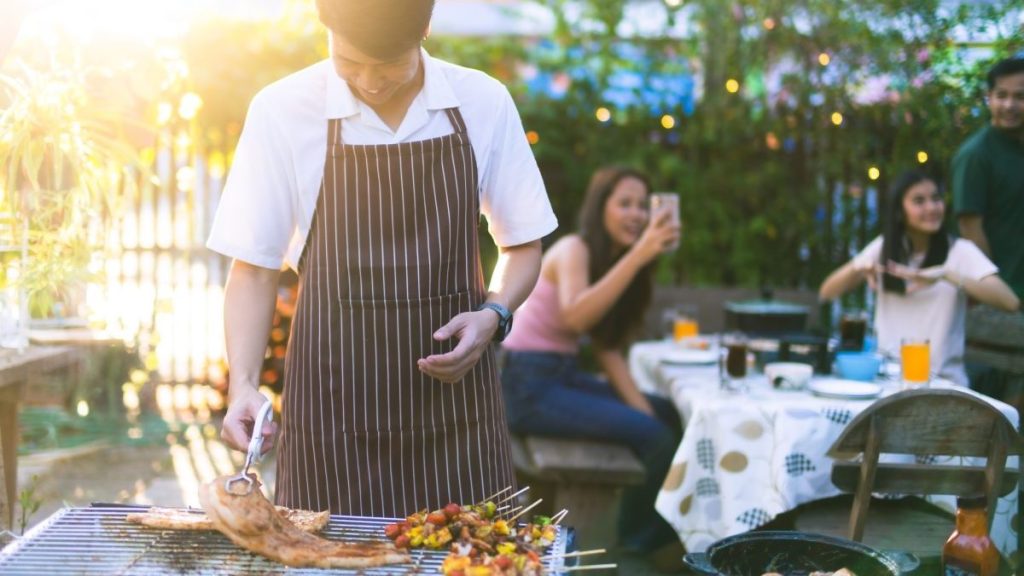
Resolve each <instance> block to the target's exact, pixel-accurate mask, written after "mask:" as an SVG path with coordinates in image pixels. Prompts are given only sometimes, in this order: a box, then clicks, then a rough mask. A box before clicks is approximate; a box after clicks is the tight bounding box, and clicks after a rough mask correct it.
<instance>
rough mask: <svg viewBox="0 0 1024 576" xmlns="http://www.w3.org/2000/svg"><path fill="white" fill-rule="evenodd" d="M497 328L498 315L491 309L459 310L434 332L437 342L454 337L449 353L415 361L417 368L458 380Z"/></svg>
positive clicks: (441, 377)
mask: <svg viewBox="0 0 1024 576" xmlns="http://www.w3.org/2000/svg"><path fill="white" fill-rule="evenodd" d="M497 328H498V315H497V314H495V313H494V311H493V310H478V311H476V312H463V313H462V314H459V315H458V316H456V317H455V318H452V319H451V321H450V322H448V323H447V324H445V325H444V326H442V327H441V328H439V329H438V330H437V331H436V332H434V340H437V341H438V342H441V341H444V340H448V339H449V338H452V337H455V338H458V340H459V343H458V344H456V345H455V348H454V349H452V351H451V352H447V353H445V354H432V355H430V356H427V357H426V358H421V359H419V360H417V362H416V365H417V366H418V367H419V369H420V371H421V372H423V373H424V374H426V375H428V376H432V377H434V378H437V379H438V380H441V381H442V382H449V383H453V382H458V381H459V380H462V377H463V376H465V375H466V373H467V372H469V371H470V370H472V369H473V366H476V363H477V361H479V360H480V356H481V355H482V354H483V353H484V350H486V349H487V346H489V345H490V343H491V337H493V336H494V331H495V330H496V329H497Z"/></svg>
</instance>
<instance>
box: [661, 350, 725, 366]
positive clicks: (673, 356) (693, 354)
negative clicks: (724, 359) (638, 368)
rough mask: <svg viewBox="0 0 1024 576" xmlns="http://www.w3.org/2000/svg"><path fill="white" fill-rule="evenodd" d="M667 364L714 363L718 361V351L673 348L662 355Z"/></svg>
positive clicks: (662, 359)
mask: <svg viewBox="0 0 1024 576" xmlns="http://www.w3.org/2000/svg"><path fill="white" fill-rule="evenodd" d="M661 361H662V362H663V363H665V364H714V363H715V362H718V352H716V351H714V350H686V349H683V350H672V351H669V352H665V353H664V354H663V355H662V356H661Z"/></svg>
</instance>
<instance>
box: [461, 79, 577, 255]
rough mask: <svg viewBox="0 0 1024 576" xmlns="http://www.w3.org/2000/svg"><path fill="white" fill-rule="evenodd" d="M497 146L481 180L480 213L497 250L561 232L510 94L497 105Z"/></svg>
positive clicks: (503, 96) (495, 134)
mask: <svg viewBox="0 0 1024 576" xmlns="http://www.w3.org/2000/svg"><path fill="white" fill-rule="evenodd" d="M496 107H497V110H496V111H495V114H496V115H497V117H498V118H499V119H498V122H497V123H496V125H495V130H494V143H493V146H492V147H491V157H490V159H489V162H488V166H489V169H488V172H487V173H485V174H484V175H483V190H482V191H481V206H480V209H481V212H482V213H483V215H484V217H485V218H487V229H488V231H489V232H490V234H491V237H493V238H494V241H495V243H497V244H498V246H516V245H519V244H525V243H527V242H531V241H533V240H537V239H540V238H542V237H544V236H545V235H547V234H549V233H551V232H552V231H554V229H555V228H557V227H558V220H557V219H556V218H555V213H554V211H553V210H552V209H551V202H550V201H549V200H548V195H547V191H546V190H545V188H544V180H543V178H541V175H540V169H539V168H538V167H537V160H536V159H535V158H534V157H533V151H532V150H530V144H529V142H527V140H526V132H525V131H524V130H523V124H522V120H520V118H519V112H518V111H517V110H516V106H515V103H514V102H513V101H512V96H511V95H510V94H509V93H508V90H506V89H504V87H503V88H502V98H501V101H500V102H498V103H497V106H496Z"/></svg>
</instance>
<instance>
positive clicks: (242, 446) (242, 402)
mask: <svg viewBox="0 0 1024 576" xmlns="http://www.w3.org/2000/svg"><path fill="white" fill-rule="evenodd" d="M267 401H268V400H267V397H266V396H264V395H263V394H261V393H260V392H259V391H258V390H256V389H255V388H252V387H249V386H243V387H242V391H240V392H238V393H236V394H233V395H232V396H231V399H230V400H229V401H228V412H227V414H225V415H224V423H223V425H222V426H221V429H220V437H221V439H222V440H224V442H226V443H227V445H228V446H230V447H232V448H234V449H235V450H241V451H242V452H245V451H246V450H248V448H249V440H250V439H252V427H253V425H254V424H255V423H256V415H257V414H258V413H259V411H260V408H262V407H263V404H264V403H265V402H267ZM276 433H277V423H276V422H264V424H263V430H262V434H263V450H262V453H263V454H266V453H267V451H268V450H270V449H271V448H272V447H273V445H274V435H275V434H276Z"/></svg>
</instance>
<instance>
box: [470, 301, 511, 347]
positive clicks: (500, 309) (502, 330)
mask: <svg viewBox="0 0 1024 576" xmlns="http://www.w3.org/2000/svg"><path fill="white" fill-rule="evenodd" d="M487 309H490V310H494V311H495V312H497V314H498V329H497V330H495V331H494V337H493V338H492V340H494V341H495V342H501V341H502V340H504V339H505V337H506V336H508V333H509V332H511V331H512V313H511V312H509V310H508V308H505V307H504V306H502V305H501V304H498V303H497V302H484V303H483V304H481V305H480V306H479V307H477V311H480V310H487Z"/></svg>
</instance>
